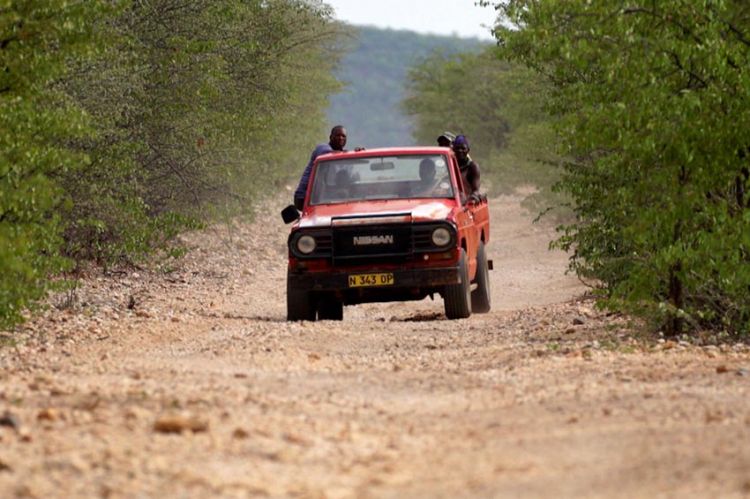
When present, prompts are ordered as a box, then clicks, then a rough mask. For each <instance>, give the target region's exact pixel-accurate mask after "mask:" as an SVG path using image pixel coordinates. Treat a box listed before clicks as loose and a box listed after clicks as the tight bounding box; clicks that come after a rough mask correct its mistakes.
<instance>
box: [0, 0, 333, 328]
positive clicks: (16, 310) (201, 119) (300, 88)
mask: <svg viewBox="0 0 750 499" xmlns="http://www.w3.org/2000/svg"><path fill="white" fill-rule="evenodd" d="M330 15H331V12H330V9H329V8H328V7H326V6H325V5H324V4H322V3H320V2H310V1H307V0H153V1H149V2H130V1H127V0H91V1H86V2H69V1H65V0H44V1H42V0H38V1H36V0H29V1H25V2H12V1H9V0H0V55H1V56H2V59H0V69H2V71H0V130H2V133H1V134H0V327H3V328H4V327H8V326H11V325H13V324H14V323H16V322H18V321H19V320H21V319H22V316H23V312H24V310H25V308H27V307H29V306H30V305H31V304H32V303H33V302H34V300H37V299H39V298H41V297H42V296H43V295H44V292H45V290H46V289H47V287H48V284H47V283H48V282H49V279H50V276H52V275H53V274H55V273H56V272H59V271H60V270H63V269H65V268H66V266H67V265H68V263H69V262H70V261H71V260H72V261H80V260H82V259H93V260H96V261H98V262H100V263H102V264H107V265H108V264H112V263H117V262H128V261H133V260H135V259H140V258H143V257H144V256H146V255H149V254H151V253H153V252H154V251H155V250H159V249H163V250H165V254H179V252H180V251H179V248H174V247H173V245H172V240H173V238H174V236H175V235H176V234H178V233H179V231H181V230H185V229H189V228H194V227H197V226H199V225H200V224H202V223H204V222H206V221H210V220H212V217H215V216H217V215H218V214H224V215H233V214H237V213H249V212H251V211H252V209H253V208H254V205H255V204H256V203H257V202H258V201H259V200H260V199H262V197H264V196H268V195H270V194H272V193H277V192H278V191H279V187H280V186H281V185H282V183H283V182H284V181H285V180H286V179H288V178H289V177H290V176H293V175H294V176H296V175H298V174H299V171H300V165H303V164H304V163H305V162H306V159H307V158H306V157H307V155H308V154H309V148H308V147H300V144H304V143H314V141H316V140H317V139H318V137H319V136H320V135H321V134H322V133H324V132H325V131H326V130H327V128H328V124H327V123H325V116H324V109H325V107H326V105H327V96H328V95H329V94H330V93H332V92H334V91H335V90H337V89H338V87H339V84H338V83H337V82H336V80H335V79H334V78H333V76H332V70H333V67H334V66H335V65H336V63H337V62H338V56H337V55H336V52H335V51H334V46H335V43H336V40H337V39H338V37H339V35H340V32H341V29H340V28H339V27H338V26H337V25H336V24H335V23H333V21H332V19H331V17H330ZM61 255H65V256H67V257H69V259H67V260H66V259H65V258H63V257H62V256H61Z"/></svg>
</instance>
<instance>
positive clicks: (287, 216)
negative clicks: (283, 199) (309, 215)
mask: <svg viewBox="0 0 750 499" xmlns="http://www.w3.org/2000/svg"><path fill="white" fill-rule="evenodd" d="M281 218H282V219H283V220H284V223H285V224H290V223H292V222H294V221H296V220H299V211H298V210H297V208H296V207H295V206H294V205H293V204H290V205H289V206H287V207H286V208H284V209H283V210H281Z"/></svg>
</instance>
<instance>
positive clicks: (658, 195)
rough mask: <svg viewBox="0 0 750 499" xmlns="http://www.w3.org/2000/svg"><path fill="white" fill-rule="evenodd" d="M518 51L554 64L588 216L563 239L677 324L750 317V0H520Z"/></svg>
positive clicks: (585, 268) (532, 62) (635, 306)
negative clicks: (749, 187)
mask: <svg viewBox="0 0 750 499" xmlns="http://www.w3.org/2000/svg"><path fill="white" fill-rule="evenodd" d="M498 8H499V9H500V11H501V13H502V14H503V15H504V16H505V17H506V21H507V23H502V24H500V25H498V27H497V30H496V33H497V36H498V39H499V40H500V42H501V45H502V48H503V51H504V54H505V57H507V58H508V59H512V60H520V61H522V62H524V63H525V64H527V65H528V66H529V67H531V68H534V69H535V70H536V71H537V72H539V74H542V75H544V76H545V77H546V78H547V80H548V81H549V82H550V83H551V85H552V86H553V88H554V92H553V94H552V96H551V99H550V102H549V105H550V109H551V110H552V111H553V112H554V114H555V116H556V117H557V118H559V121H558V126H557V129H558V131H559V133H560V135H561V137H562V139H563V140H564V143H565V146H566V149H565V150H564V153H565V154H566V155H567V157H569V158H570V161H569V162H568V163H567V165H566V168H565V175H564V178H563V180H562V182H561V183H560V188H561V189H562V190H564V191H566V192H568V193H570V195H572V196H573V198H574V199H575V201H576V215H577V221H576V222H575V223H573V224H571V225H568V226H567V227H565V228H564V234H563V236H562V238H561V239H560V240H559V245H560V246H561V247H563V248H566V249H572V250H574V257H573V264H572V267H573V268H574V269H575V270H576V271H577V272H578V273H579V274H580V275H582V276H585V277H591V278H594V279H597V280H598V281H599V282H600V283H601V287H602V289H603V291H604V296H605V297H607V298H608V301H607V303H608V304H609V305H610V306H613V307H617V308H625V309H628V310H631V311H634V312H636V313H639V314H643V315H645V316H647V317H652V318H655V319H656V320H657V321H658V323H659V324H662V325H664V328H665V331H666V332H667V333H668V334H672V335H674V334H679V333H681V332H684V331H687V330H688V329H693V328H701V327H711V328H716V329H720V330H727V331H731V332H736V333H746V332H748V330H750V306H748V304H747V295H748V291H749V290H750V265H749V263H750V262H748V250H749V247H748V245H749V244H750V231H749V230H748V229H750V227H749V226H748V224H749V223H750V214H748V199H747V195H746V192H747V183H748V177H749V175H748V158H747V151H748V141H747V134H746V132H745V130H746V129H747V127H748V125H749V124H750V123H749V122H748V121H749V120H750V113H748V109H750V106H748V100H749V99H750V76H749V74H748V68H749V67H750V65H748V56H749V55H750V7H748V6H747V4H746V3H745V2H740V1H723V0H705V1H700V2H696V1H692V0H664V1H661V2H650V1H649V2H647V1H644V0H636V1H630V2H621V1H615V0H603V1H600V2H589V1H585V0H570V1H565V2H562V1H554V0H511V1H508V2H503V3H501V4H499V5H498Z"/></svg>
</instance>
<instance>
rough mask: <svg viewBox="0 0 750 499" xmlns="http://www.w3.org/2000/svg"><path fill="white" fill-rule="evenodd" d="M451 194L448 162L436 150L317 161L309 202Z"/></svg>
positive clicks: (448, 196)
mask: <svg viewBox="0 0 750 499" xmlns="http://www.w3.org/2000/svg"><path fill="white" fill-rule="evenodd" d="M453 195H454V194H453V188H452V186H451V182H450V174H449V173H448V164H447V162H446V160H445V157H444V156H442V155H439V154H429V155H408V156H380V157H374V158H357V159H332V160H327V161H321V162H320V163H319V164H318V168H317V170H316V173H315V180H314V183H313V188H312V195H311V197H310V204H313V205H315V204H332V203H347V202H352V201H364V200H373V199H412V198H452V197H453Z"/></svg>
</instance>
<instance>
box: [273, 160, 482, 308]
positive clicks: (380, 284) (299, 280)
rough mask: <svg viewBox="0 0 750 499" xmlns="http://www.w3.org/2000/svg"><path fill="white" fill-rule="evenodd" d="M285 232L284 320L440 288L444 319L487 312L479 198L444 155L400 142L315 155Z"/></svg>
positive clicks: (286, 213) (286, 215)
mask: <svg viewBox="0 0 750 499" xmlns="http://www.w3.org/2000/svg"><path fill="white" fill-rule="evenodd" d="M282 217H283V218H284V221H285V223H287V224H290V223H291V224H292V226H291V232H290V234H289V238H288V249H289V266H288V270H287V319H288V320H290V321H302V320H306V321H314V320H316V319H318V320H342V319H343V310H344V306H347V305H357V304H360V303H370V302H393V301H410V300H422V299H424V298H426V297H428V296H429V297H431V298H434V297H435V295H439V296H441V297H442V298H443V301H444V304H445V315H446V316H447V318H448V319H462V318H467V317H469V316H470V315H471V313H472V312H474V313H486V312H489V310H490V306H491V296H490V281H489V271H490V270H491V269H492V261H491V260H489V259H488V258H487V249H486V246H487V243H488V242H489V239H490V220H489V207H488V203H487V200H486V198H484V197H483V196H482V197H481V199H476V197H472V198H470V196H469V195H468V193H467V188H466V186H465V185H464V182H463V181H462V177H461V172H460V170H459V168H458V163H457V161H456V157H455V156H454V155H453V152H452V151H451V150H450V149H448V148H443V147H399V148H382V149H370V150H363V151H356V152H336V153H330V154H326V155H323V156H320V157H318V158H317V160H316V162H315V164H314V165H313V170H312V173H311V177H310V182H309V185H308V189H307V194H306V196H305V202H304V206H303V208H302V211H301V212H300V211H299V210H298V209H297V208H295V207H294V206H288V207H287V208H285V209H284V210H283V211H282Z"/></svg>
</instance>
